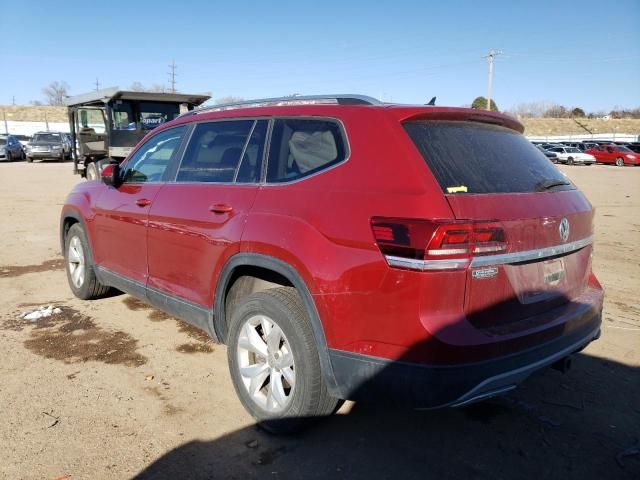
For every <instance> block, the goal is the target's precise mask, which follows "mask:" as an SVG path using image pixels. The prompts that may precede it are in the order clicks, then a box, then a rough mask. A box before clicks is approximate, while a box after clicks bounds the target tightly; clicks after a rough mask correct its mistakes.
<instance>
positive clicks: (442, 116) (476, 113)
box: [401, 107, 524, 133]
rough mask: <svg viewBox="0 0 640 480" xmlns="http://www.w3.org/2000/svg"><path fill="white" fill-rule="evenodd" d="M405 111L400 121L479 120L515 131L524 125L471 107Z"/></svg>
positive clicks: (494, 113) (522, 128) (520, 129)
mask: <svg viewBox="0 0 640 480" xmlns="http://www.w3.org/2000/svg"><path fill="white" fill-rule="evenodd" d="M412 110H413V111H409V112H406V113H407V115H406V116H403V118H402V119H401V121H402V122H412V121H413V122H414V121H420V120H445V121H447V120H448V121H457V122H479V123H488V124H491V125H500V126H501V127H506V128H510V129H511V130H515V131H516V132H520V133H523V132H524V125H523V124H522V123H520V122H519V121H518V120H517V119H515V118H513V117H510V116H508V115H504V114H501V113H496V112H489V111H486V110H477V109H471V108H442V107H440V108H439V107H430V108H429V109H425V108H422V109H419V110H418V109H412Z"/></svg>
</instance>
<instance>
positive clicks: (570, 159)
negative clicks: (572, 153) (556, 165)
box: [567, 157, 573, 165]
mask: <svg viewBox="0 0 640 480" xmlns="http://www.w3.org/2000/svg"><path fill="white" fill-rule="evenodd" d="M567 164H568V165H573V157H569V158H567Z"/></svg>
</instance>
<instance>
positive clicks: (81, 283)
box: [64, 223, 109, 300]
mask: <svg viewBox="0 0 640 480" xmlns="http://www.w3.org/2000/svg"><path fill="white" fill-rule="evenodd" d="M64 245H65V248H64V260H65V269H66V271H67V280H68V281H69V286H70V287H71V291H72V292H73V294H74V295H75V296H76V297H78V298H81V299H82V300H93V299H95V298H100V297H102V296H104V295H105V294H106V293H107V292H108V291H109V287H107V286H105V285H102V284H101V283H100V282H99V281H98V279H97V278H96V274H95V270H94V269H95V265H94V263H93V257H92V255H91V250H90V249H89V242H88V241H87V237H86V234H85V232H84V230H83V229H82V227H81V226H80V224H78V223H76V224H74V225H72V226H71V228H69V231H68V232H67V236H66V238H65V243H64Z"/></svg>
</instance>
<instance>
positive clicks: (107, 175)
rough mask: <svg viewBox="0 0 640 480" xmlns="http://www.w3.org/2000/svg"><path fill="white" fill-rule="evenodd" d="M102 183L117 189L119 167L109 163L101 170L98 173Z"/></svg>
mask: <svg viewBox="0 0 640 480" xmlns="http://www.w3.org/2000/svg"><path fill="white" fill-rule="evenodd" d="M100 178H101V179H102V183H104V184H105V185H109V186H110V187H115V188H118V187H119V186H120V165H119V164H117V163H110V164H109V165H107V166H105V167H104V168H103V169H102V173H100Z"/></svg>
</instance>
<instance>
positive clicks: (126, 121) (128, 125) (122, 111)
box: [111, 102, 136, 130]
mask: <svg viewBox="0 0 640 480" xmlns="http://www.w3.org/2000/svg"><path fill="white" fill-rule="evenodd" d="M111 121H112V123H113V129H114V130H135V129H136V122H135V120H134V119H133V113H132V112H131V104H130V103H123V102H120V103H115V104H114V105H113V109H112V110H111Z"/></svg>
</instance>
